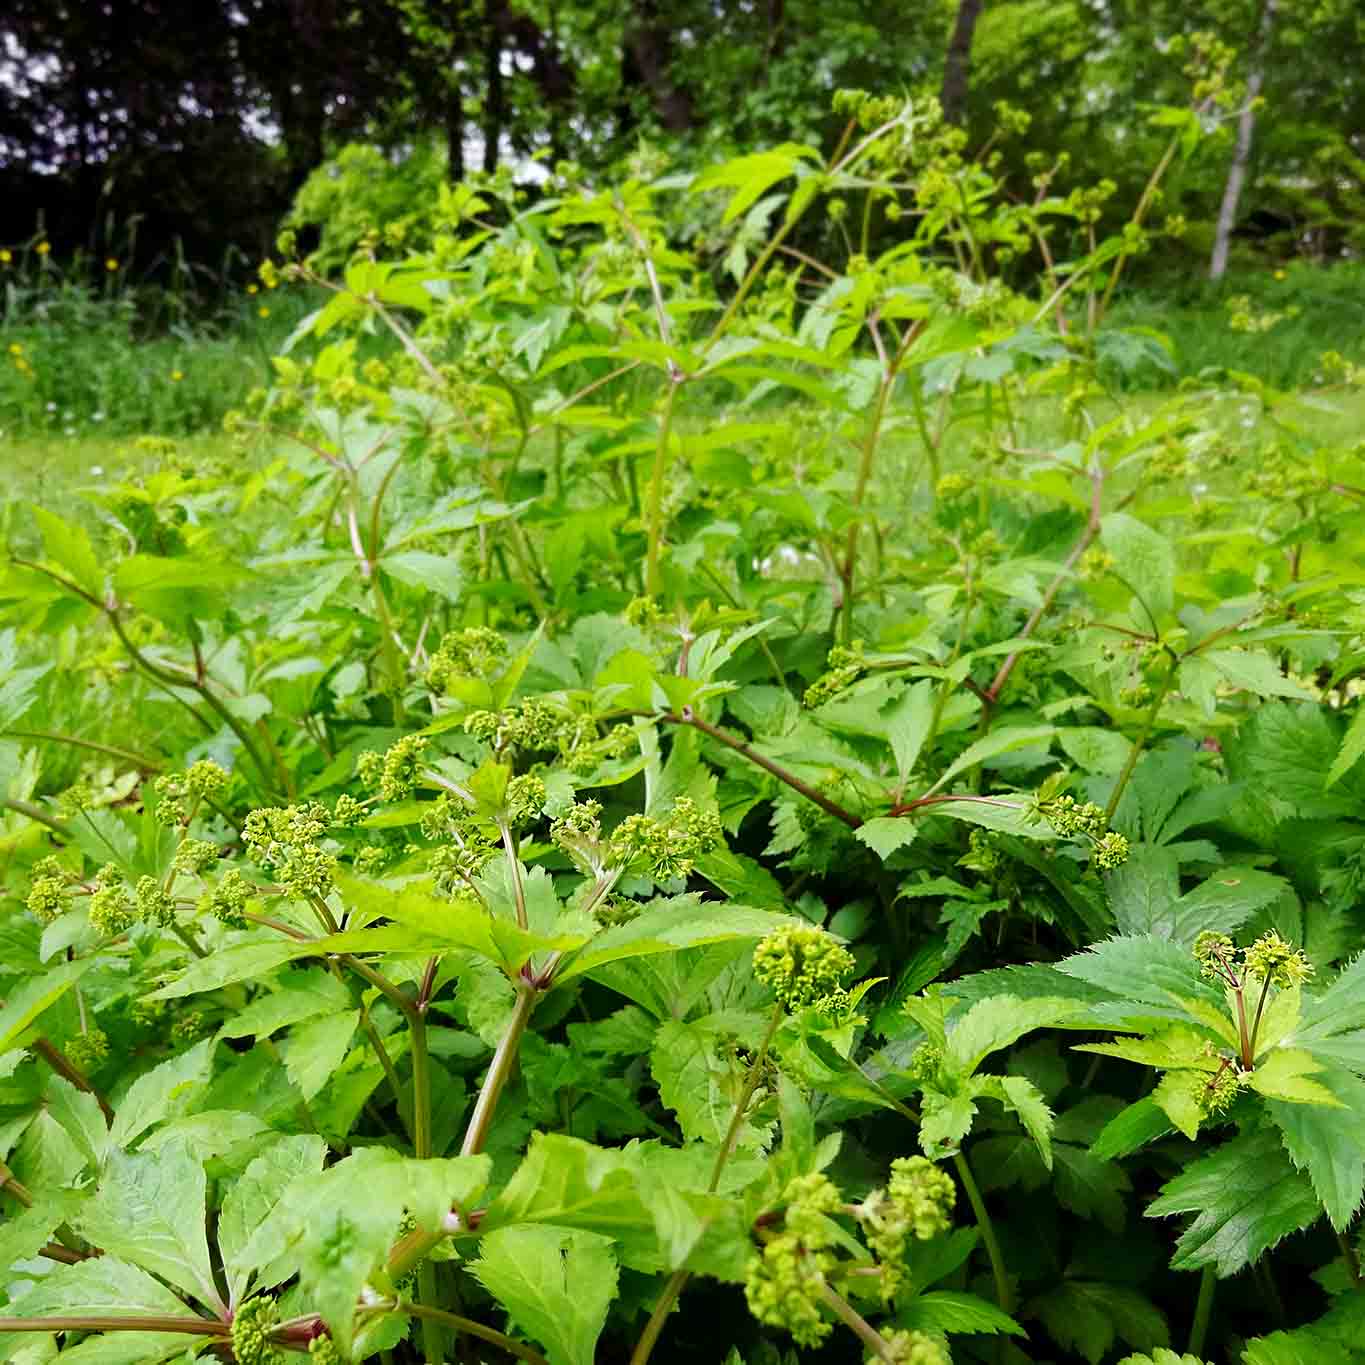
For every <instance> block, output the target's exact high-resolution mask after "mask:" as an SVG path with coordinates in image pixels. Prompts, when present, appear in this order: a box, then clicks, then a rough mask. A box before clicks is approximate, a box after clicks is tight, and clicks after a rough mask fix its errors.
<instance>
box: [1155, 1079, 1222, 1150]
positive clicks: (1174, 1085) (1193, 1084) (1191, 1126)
mask: <svg viewBox="0 0 1365 1365" xmlns="http://www.w3.org/2000/svg"><path fill="white" fill-rule="evenodd" d="M1207 1085H1208V1082H1207V1081H1206V1080H1205V1079H1204V1078H1203V1076H1202V1075H1201V1074H1199V1073H1196V1072H1190V1071H1170V1072H1167V1074H1166V1075H1164V1076H1163V1077H1162V1078H1161V1080H1160V1081H1159V1082H1158V1083H1157V1087H1156V1089H1155V1090H1153V1091H1152V1103H1153V1104H1155V1105H1156V1106H1157V1108H1158V1109H1160V1110H1161V1112H1162V1113H1163V1114H1165V1116H1166V1117H1167V1118H1168V1119H1169V1120H1170V1121H1171V1123H1172V1124H1173V1125H1174V1126H1175V1128H1176V1129H1177V1130H1178V1131H1179V1132H1181V1133H1184V1135H1185V1136H1186V1137H1187V1138H1189V1139H1190V1141H1191V1142H1193V1141H1194V1139H1195V1138H1197V1137H1198V1136H1199V1125H1200V1124H1201V1123H1203V1121H1204V1118H1205V1113H1204V1106H1203V1105H1202V1104H1201V1103H1200V1098H1201V1095H1200V1092H1201V1091H1202V1090H1203V1089H1204V1087H1206V1086H1207Z"/></svg>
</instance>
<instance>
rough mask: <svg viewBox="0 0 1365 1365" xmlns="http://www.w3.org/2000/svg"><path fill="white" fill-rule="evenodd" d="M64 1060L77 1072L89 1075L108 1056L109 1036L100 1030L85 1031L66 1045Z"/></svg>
mask: <svg viewBox="0 0 1365 1365" xmlns="http://www.w3.org/2000/svg"><path fill="white" fill-rule="evenodd" d="M65 1051H66V1059H67V1061H69V1062H70V1063H71V1065H72V1066H74V1067H75V1068H76V1070H77V1071H81V1072H84V1073H86V1074H89V1073H90V1072H91V1071H94V1070H96V1069H97V1068H98V1067H99V1066H100V1065H101V1064H102V1063H103V1062H104V1061H105V1059H106V1058H107V1057H108V1056H109V1035H108V1034H107V1033H105V1031H104V1030H103V1029H100V1028H90V1029H86V1031H85V1032H84V1033H78V1034H77V1035H76V1036H75V1037H74V1038H72V1039H71V1040H70V1041H69V1042H68V1043H67V1044H66V1049H65Z"/></svg>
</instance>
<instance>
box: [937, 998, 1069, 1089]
mask: <svg viewBox="0 0 1365 1365" xmlns="http://www.w3.org/2000/svg"><path fill="white" fill-rule="evenodd" d="M1080 1012H1081V1006H1079V1005H1078V1004H1077V1002H1076V1001H1074V1000H1067V999H1063V998H1060V997H1055V996H1054V997H1046V996H1044V997H1042V998H1038V999H1033V1000H1021V999H1019V998H1018V997H1017V996H1013V995H997V996H991V997H989V998H987V999H985V1000H979V1001H977V1003H976V1004H975V1005H973V1006H972V1007H971V1009H969V1010H968V1011H967V1012H966V1013H965V1014H963V1015H961V1016H960V1018H958V1020H957V1022H956V1024H955V1025H954V1027H953V1028H952V1030H951V1032H950V1033H949V1034H948V1039H947V1047H946V1049H945V1052H944V1065H945V1066H946V1067H948V1068H949V1069H950V1070H952V1071H953V1072H954V1073H955V1074H957V1075H960V1076H970V1075H971V1074H972V1072H974V1071H975V1070H976V1068H977V1067H978V1066H980V1065H981V1063H982V1061H983V1060H984V1059H985V1058H986V1057H987V1056H989V1055H990V1054H991V1053H992V1052H998V1051H999V1050H1000V1049H1001V1048H1002V1047H1008V1046H1009V1045H1010V1044H1011V1043H1014V1042H1018V1040H1019V1039H1020V1038H1022V1037H1023V1036H1024V1035H1025V1034H1026V1033H1031V1032H1032V1031H1033V1030H1034V1029H1038V1028H1046V1027H1048V1026H1049V1025H1050V1024H1056V1023H1058V1022H1059V1021H1060V1020H1062V1019H1065V1018H1067V1017H1068V1016H1069V1015H1074V1014H1079V1013H1080Z"/></svg>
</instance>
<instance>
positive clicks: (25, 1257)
mask: <svg viewBox="0 0 1365 1365" xmlns="http://www.w3.org/2000/svg"><path fill="white" fill-rule="evenodd" d="M85 1198H86V1196H85V1194H83V1193H81V1192H78V1191H76V1190H57V1191H54V1192H53V1193H51V1194H48V1195H44V1197H43V1198H42V1199H41V1200H39V1201H38V1202H37V1203H35V1204H33V1205H32V1206H31V1207H30V1208H26V1209H20V1210H19V1211H18V1212H17V1213H15V1214H14V1215H13V1216H12V1217H7V1218H6V1219H5V1221H4V1222H3V1223H0V1265H3V1266H7V1267H9V1266H14V1265H15V1264H16V1263H17V1262H19V1261H29V1260H32V1259H33V1258H34V1257H35V1256H37V1255H38V1253H39V1252H40V1251H42V1249H43V1247H44V1246H46V1245H47V1243H48V1242H50V1241H51V1240H52V1234H53V1233H54V1232H55V1231H56V1230H57V1228H59V1227H60V1226H61V1225H62V1224H63V1223H65V1222H67V1221H69V1220H70V1219H71V1218H72V1217H73V1215H74V1214H75V1213H76V1211H77V1210H78V1209H79V1208H80V1206H81V1202H82V1201H83V1200H84V1199H85Z"/></svg>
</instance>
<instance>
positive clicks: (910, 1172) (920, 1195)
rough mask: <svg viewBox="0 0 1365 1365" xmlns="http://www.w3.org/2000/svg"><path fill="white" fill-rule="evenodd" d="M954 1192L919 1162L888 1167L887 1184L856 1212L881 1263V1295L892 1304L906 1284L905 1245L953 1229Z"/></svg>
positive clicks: (949, 1182)
mask: <svg viewBox="0 0 1365 1365" xmlns="http://www.w3.org/2000/svg"><path fill="white" fill-rule="evenodd" d="M956 1202H957V1186H956V1185H954V1184H953V1179H952V1177H951V1176H950V1175H948V1174H947V1172H946V1171H942V1170H940V1169H939V1168H938V1167H937V1166H935V1165H934V1163H933V1162H932V1161H930V1160H928V1159H927V1158H926V1157H922V1156H910V1157H901V1158H899V1159H897V1160H896V1161H893V1162H892V1163H891V1179H890V1180H889V1181H888V1182H887V1185H886V1188H885V1189H883V1190H873V1191H872V1193H871V1194H869V1195H868V1196H867V1198H866V1199H864V1200H863V1202H862V1203H861V1204H859V1205H858V1206H857V1218H858V1221H859V1222H860V1223H861V1224H862V1227H863V1235H864V1237H866V1239H867V1245H868V1246H869V1247H870V1248H871V1250H872V1251H873V1253H874V1254H875V1255H876V1257H877V1259H878V1261H880V1262H881V1267H882V1277H881V1290H882V1294H883V1295H884V1296H885V1297H886V1298H890V1297H891V1296H892V1295H893V1294H894V1293H895V1292H896V1290H897V1289H898V1288H899V1287H900V1284H901V1281H902V1280H903V1279H904V1269H905V1244H906V1242H907V1241H908V1240H909V1239H910V1238H912V1237H913V1238H914V1239H915V1240H916V1241H920V1242H927V1241H928V1240H929V1238H931V1237H937V1236H938V1234H939V1233H941V1232H947V1231H948V1229H949V1227H950V1226H951V1225H952V1212H953V1205H954V1204H955V1203H956Z"/></svg>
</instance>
